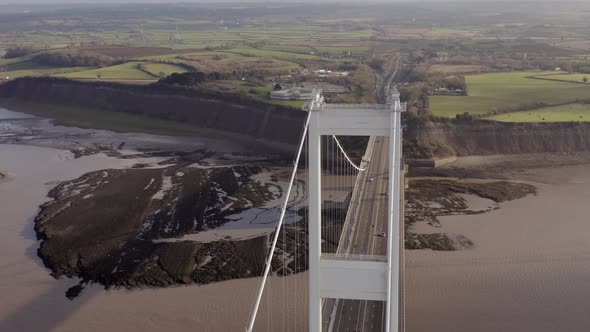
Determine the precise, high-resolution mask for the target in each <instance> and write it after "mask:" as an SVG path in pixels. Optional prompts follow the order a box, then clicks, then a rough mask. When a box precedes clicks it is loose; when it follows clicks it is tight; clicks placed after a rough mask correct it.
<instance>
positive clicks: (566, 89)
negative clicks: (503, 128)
mask: <svg viewBox="0 0 590 332" xmlns="http://www.w3.org/2000/svg"><path fill="white" fill-rule="evenodd" d="M542 74H543V73H537V74H536V75H542ZM545 74H547V73H545ZM531 75H532V73H530V72H510V73H493V74H482V75H471V76H466V77H465V78H466V82H467V89H468V96H432V97H430V110H431V112H432V114H433V115H436V116H442V117H455V116H456V115H457V114H463V113H465V112H468V113H469V114H472V115H487V114H494V113H505V112H509V111H511V110H517V109H518V108H521V109H526V108H539V107H535V105H539V103H543V104H546V105H548V106H551V105H560V104H566V103H573V102H575V101H576V100H577V99H587V98H590V84H589V85H583V84H577V83H569V82H558V81H549V80H540V79H532V78H528V76H531ZM541 106H543V105H541Z"/></svg>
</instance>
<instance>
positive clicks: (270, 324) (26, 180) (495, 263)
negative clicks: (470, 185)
mask: <svg viewBox="0 0 590 332" xmlns="http://www.w3.org/2000/svg"><path fill="white" fill-rule="evenodd" d="M23 118H25V116H24V115H22V114H20V113H13V112H3V111H0V172H2V173H6V174H7V176H6V177H5V178H0V212H1V214H0V253H1V254H0V297H1V298H2V300H1V301H0V331H2V332H21V331H23V332H37V331H60V332H66V331H68V332H69V331H71V332H78V331H97V332H98V331H101V332H102V331H114V332H117V331H142V332H151V331H154V332H155V331H180V332H183V331H243V330H244V328H245V324H246V322H247V319H248V315H249V313H250V310H251V305H252V303H253V297H254V294H255V291H256V287H257V286H258V283H259V279H258V278H248V279H240V280H231V281H225V282H218V283H213V284H209V285H205V286H198V285H191V286H176V287H168V288H150V289H134V290H130V291H129V290H125V289H111V290H108V291H107V290H104V289H103V287H102V286H100V285H92V286H88V287H87V288H86V289H85V290H84V291H83V292H82V293H81V295H80V296H78V297H77V298H75V299H74V300H68V299H67V298H66V297H65V296H64V291H65V290H66V289H68V288H69V287H71V286H73V285H76V284H77V283H78V280H77V279H69V278H66V277H61V278H60V279H55V278H53V277H52V276H51V275H50V272H51V271H50V270H49V269H47V268H45V267H44V266H43V262H42V261H41V260H40V259H39V257H38V256H37V249H38V248H39V245H40V242H39V241H38V240H37V239H36V235H35V231H34V229H33V226H34V225H33V220H34V218H35V216H36V215H37V213H38V211H39V205H41V204H43V203H44V202H46V201H47V200H48V198H47V194H48V192H49V191H50V190H51V189H52V188H54V187H55V186H56V185H57V184H58V183H59V182H61V181H68V180H73V179H76V178H78V177H80V176H81V175H83V174H85V173H87V172H91V171H96V170H102V169H127V168H129V167H131V166H132V165H134V164H137V163H147V164H149V163H155V162H158V159H157V158H156V157H149V158H147V157H145V156H137V157H130V158H121V156H120V155H119V156H118V157H117V156H107V154H112V153H107V154H105V153H96V151H94V152H93V153H90V154H89V155H85V156H81V157H79V158H75V154H74V153H72V152H70V151H69V150H72V149H77V148H80V147H82V148H83V149H92V148H93V147H96V145H95V144H94V143H98V144H101V145H105V144H106V145H108V146H113V145H116V146H117V147H120V148H121V149H115V150H117V151H122V150H125V149H129V150H134V149H139V148H154V146H151V145H150V144H154V145H155V146H157V148H159V149H168V148H170V149H172V148H174V147H175V146H176V147H177V146H179V145H178V143H179V142H180V143H182V144H180V145H181V146H185V147H186V145H187V144H189V145H190V148H189V149H198V148H205V147H212V146H214V147H215V149H216V150H220V151H224V150H225V151H227V152H232V151H236V149H238V147H237V146H228V145H227V144H224V143H223V142H218V141H205V140H199V141H195V140H194V139H192V140H188V139H187V140H186V141H182V140H183V139H179V138H166V137H161V136H152V135H136V134H114V133H109V132H104V131H89V130H82V129H75V128H64V127H60V128H58V127H54V126H51V125H50V123H49V121H48V120H42V119H30V118H29V119H23ZM15 119H16V120H15ZM119 135H122V136H119ZM179 140H180V141H179ZM122 142H126V144H125V145H124V146H121V143H122ZM146 142H150V143H149V144H148V143H146ZM185 143H186V144H185ZM125 146H126V148H125ZM212 149H213V148H212ZM107 150H109V151H110V150H112V149H110V148H108V149H107ZM107 152H108V151H107ZM111 152H112V151H111ZM119 153H121V152H119ZM128 153H129V154H130V153H131V152H122V153H121V154H128ZM260 176H261V177H264V176H266V175H265V174H261V175H260ZM523 176H524V177H523V178H526V179H527V180H529V181H530V180H531V179H532V180H536V182H534V185H535V186H537V188H538V195H537V196H527V197H525V198H522V199H518V200H514V201H510V202H505V203H499V204H497V205H496V204H493V203H490V202H489V201H481V200H468V203H469V204H470V205H472V208H473V209H474V210H485V209H488V208H489V207H494V209H493V210H491V211H490V212H486V213H483V214H475V215H459V216H444V217H439V221H440V225H441V228H437V229H436V230H435V231H436V232H445V233H449V234H460V235H463V236H465V237H466V238H468V239H470V240H471V241H473V243H474V246H473V247H472V248H471V249H468V250H461V251H453V252H443V251H431V250H412V251H408V252H407V255H406V257H407V264H406V267H407V271H406V273H407V275H406V282H407V284H406V294H407V296H406V298H407V302H406V305H407V309H406V314H407V324H406V325H407V331H408V332H429V331H453V332H461V331H479V332H488V331H489V332H491V331H494V332H495V331H535V332H539V331H547V332H549V331H551V332H553V331H584V330H586V329H587V326H589V325H590V315H588V314H587V312H588V308H590V287H589V286H588V285H590V240H589V239H590V222H588V213H587V205H588V203H587V202H588V193H590V166H576V167H561V168H554V169H544V170H535V171H534V172H533V171H531V172H528V173H526V174H523ZM541 182H543V183H541ZM497 207H499V208H497ZM244 220H246V219H244ZM247 220H249V219H247ZM228 227H229V226H228ZM419 227H420V229H419V232H424V233H428V232H431V231H433V230H430V229H428V227H431V226H428V225H424V224H422V225H420V226H419ZM221 231H229V233H219V232H221ZM218 233H219V234H218ZM228 234H229V235H233V234H241V233H240V232H239V231H236V230H234V229H231V228H229V229H224V228H222V229H220V230H217V231H215V232H213V233H210V234H207V236H208V237H211V238H218V237H220V236H227V235H228ZM197 235H198V234H197ZM197 235H195V236H196V238H195V239H197V240H203V239H198V236H197ZM241 235H244V234H241ZM245 235H247V236H250V235H251V234H245ZM195 239H191V238H189V240H195ZM306 278H307V274H306V273H301V274H298V275H295V276H289V277H286V278H272V280H271V285H272V284H274V285H275V287H273V288H272V289H274V291H272V292H271V293H270V294H268V296H265V298H264V300H263V303H262V307H261V308H262V309H261V312H260V316H259V318H260V319H259V321H258V323H257V328H256V331H305V330H306V328H305V326H304V323H305V321H306V309H305V308H306V302H305V301H306V299H305V296H306V294H305V289H306V284H307V282H306ZM283 284H284V285H286V287H285V288H282V285H283ZM282 289H284V290H285V291H284V292H283V291H280V290H282ZM284 298H287V299H290V301H289V304H288V307H283V306H282V305H281V304H282V303H283V299H284ZM269 299H270V300H273V299H274V300H275V301H273V302H272V303H273V305H269ZM269 313H270V314H271V315H270V316H272V318H271V317H270V316H269ZM285 313H287V314H285ZM283 318H284V320H283Z"/></svg>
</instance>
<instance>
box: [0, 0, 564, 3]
mask: <svg viewBox="0 0 590 332" xmlns="http://www.w3.org/2000/svg"><path fill="white" fill-rule="evenodd" d="M474 1H475V2H509V1H508V0H495V1H494V0H369V1H367V0H270V1H268V0H266V1H265V0H0V4H33V3H38V4H52V3H85V4H87V3H94V4H100V3H105V2H108V3H182V2H193V3H199V2H201V3H237V2H242V3H244V2H258V3H261V2H293V3H298V2H308V3H327V2H332V3H333V2H342V3H359V4H361V3H367V2H381V3H383V2H389V3H391V2H410V3H412V2H474ZM525 1H527V2H556V3H558V2H560V1H559V0H554V1H551V0H525Z"/></svg>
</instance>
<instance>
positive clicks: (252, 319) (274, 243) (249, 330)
mask: <svg viewBox="0 0 590 332" xmlns="http://www.w3.org/2000/svg"><path fill="white" fill-rule="evenodd" d="M310 118H311V111H310V112H308V114H307V119H306V120H305V126H304V127H303V133H302V135H301V141H300V142H299V148H298V150H297V155H296V156H295V162H294V163H293V172H292V173H291V177H290V179H289V186H288V188H287V193H286V195H285V201H284V202H283V205H282V207H281V214H280V217H279V222H278V225H277V228H276V230H275V233H274V237H273V240H272V245H271V247H270V253H269V255H268V258H267V259H266V266H265V268H264V274H263V275H262V282H261V283H260V288H259V289H258V294H257V295H256V303H255V304H254V310H253V312H252V315H251V316H250V322H249V323H248V327H247V329H246V331H247V332H252V331H253V329H254V322H255V321H256V315H258V308H259V306H260V300H261V299H262V294H263V293H264V286H265V285H266V281H267V279H268V274H269V272H270V268H271V263H272V258H273V255H274V253H275V249H276V247H277V241H278V239H279V233H280V231H281V228H282V226H283V220H284V219H285V211H286V210H287V204H288V203H289V195H291V190H292V189H293V180H294V179H295V175H296V174H297V166H298V164H299V158H300V157H301V151H302V150H303V145H304V142H305V137H306V136H307V128H308V127H309V120H310ZM268 314H269V316H270V312H269V313H268Z"/></svg>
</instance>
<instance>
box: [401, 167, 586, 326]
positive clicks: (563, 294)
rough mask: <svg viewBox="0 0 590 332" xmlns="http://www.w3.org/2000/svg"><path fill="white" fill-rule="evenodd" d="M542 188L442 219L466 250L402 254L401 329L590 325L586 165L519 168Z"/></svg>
mask: <svg viewBox="0 0 590 332" xmlns="http://www.w3.org/2000/svg"><path fill="white" fill-rule="evenodd" d="M523 176H526V178H528V179H537V180H539V181H543V182H550V183H538V182H537V183H534V184H535V186H537V188H538V190H539V192H538V195H537V196H528V197H525V198H522V199H519V200H515V201H511V202H506V203H501V204H500V209H496V210H493V211H491V212H488V213H484V214H478V215H461V216H446V217H440V218H439V219H440V223H441V225H442V229H438V231H443V232H448V233H455V234H462V235H464V236H466V237H467V238H469V239H470V240H472V241H473V242H474V243H475V246H474V248H472V249H470V250H463V251H454V252H441V251H430V250H412V251H407V252H406V259H407V263H406V266H407V274H406V282H407V284H406V287H407V288H406V289H407V318H408V320H407V331H408V332H426V331H448V332H461V331H465V332H467V331H478V332H495V331H535V332H540V331H546V332H550V331H572V332H573V331H585V330H587V329H588V326H589V325H590V316H589V315H588V308H590V287H589V285H590V222H589V218H588V197H589V196H588V195H589V193H590V166H575V167H560V168H554V169H543V170H535V171H534V172H531V171H530V172H527V173H526V174H523Z"/></svg>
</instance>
